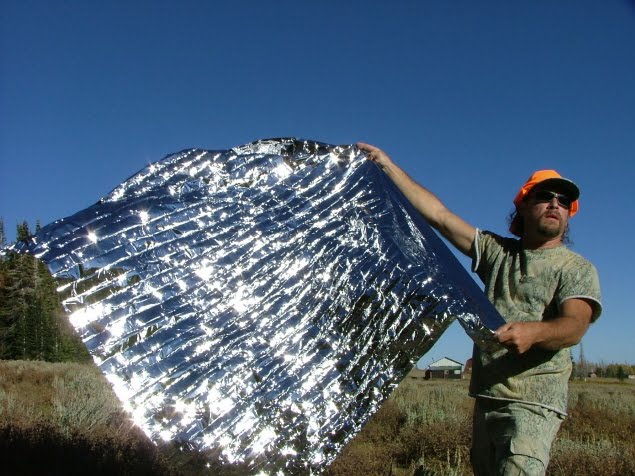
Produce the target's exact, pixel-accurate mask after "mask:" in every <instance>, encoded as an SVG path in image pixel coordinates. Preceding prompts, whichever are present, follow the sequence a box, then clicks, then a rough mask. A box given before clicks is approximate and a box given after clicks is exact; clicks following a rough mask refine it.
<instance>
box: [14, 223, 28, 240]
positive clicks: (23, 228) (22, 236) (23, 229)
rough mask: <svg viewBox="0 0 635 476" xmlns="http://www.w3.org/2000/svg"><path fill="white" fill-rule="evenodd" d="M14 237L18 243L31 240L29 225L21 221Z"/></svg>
mask: <svg viewBox="0 0 635 476" xmlns="http://www.w3.org/2000/svg"><path fill="white" fill-rule="evenodd" d="M16 236H17V240H18V241H28V240H29V238H31V232H30V231H29V224H28V223H27V222H26V221H23V222H22V223H20V224H19V225H18V229H17V233H16Z"/></svg>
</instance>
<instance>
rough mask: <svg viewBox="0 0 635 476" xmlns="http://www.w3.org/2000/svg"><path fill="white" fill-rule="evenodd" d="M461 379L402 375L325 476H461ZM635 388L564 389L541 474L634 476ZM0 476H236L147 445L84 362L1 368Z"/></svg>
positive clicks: (466, 409)
mask: <svg viewBox="0 0 635 476" xmlns="http://www.w3.org/2000/svg"><path fill="white" fill-rule="evenodd" d="M471 411H472V399H470V398H469V397H468V396H467V381H466V380H453V381H450V380H446V381H441V380H429V381H424V380H421V379H412V378H407V379H406V380H404V382H402V384H401V385H400V386H399V387H398V389H397V390H396V391H395V393H394V394H393V396H392V397H391V398H390V399H389V400H387V401H386V402H385V404H384V405H383V406H382V408H381V409H380V411H379V412H377V414H376V415H375V416H374V417H373V418H372V419H371V420H370V421H369V422H368V424H367V425H366V427H365V428H364V430H363V431H362V432H361V433H360V434H359V435H357V437H356V438H355V439H354V440H353V441H352V442H351V443H350V444H349V445H347V447H346V448H344V450H343V452H342V454H341V455H340V456H339V458H338V459H337V460H336V461H335V462H334V463H333V464H332V465H331V466H330V467H329V468H328V469H327V471H326V472H325V474H326V475H328V476H344V475H346V476H355V475H364V476H372V475H382V476H386V475H394V476H402V475H408V476H411V475H414V474H416V475H418V476H421V475H426V476H433V475H457V476H458V475H469V474H471V470H470V464H469V447H470V438H471V436H470V433H471ZM634 434H635V384H634V383H633V381H625V382H623V383H620V382H618V381H617V380H606V379H593V380H588V381H587V382H578V381H575V382H572V383H571V392H570V417H569V418H568V419H567V420H565V423H564V424H563V426H562V428H561V430H560V433H559V435H558V438H557V440H556V442H555V444H554V447H553V449H552V461H551V464H550V466H549V468H548V474H549V475H563V476H564V475H572V474H575V475H582V476H584V475H594V476H595V475H620V476H622V475H635V438H633V435H634ZM0 465H1V466H0V473H1V474H20V475H28V474H64V475H68V474H91V476H93V475H97V474H104V475H106V474H130V475H137V474H140V475H142V474H147V475H163V474H166V475H171V474H174V475H190V474H192V475H194V474H214V475H216V474H236V475H238V474H244V471H243V470H242V469H241V468H240V467H233V468H228V467H218V466H212V467H208V466H207V465H206V461H205V458H204V455H200V454H193V453H188V452H183V451H180V450H179V449H177V448H175V447H174V446H170V447H161V448H158V447H156V446H155V445H153V444H151V443H150V442H149V441H148V440H147V439H146V438H145V436H144V435H142V434H141V433H140V432H139V431H138V430H137V429H136V428H135V427H134V426H133V425H131V423H130V421H129V419H128V418H127V416H126V415H125V414H124V413H123V412H122V411H121V409H120V407H119V404H118V402H117V400H116V399H115V397H114V394H113V393H112V391H111V390H110V388H109V387H108V385H107V384H106V382H105V380H104V379H103V378H102V377H101V375H100V374H99V372H98V371H97V370H96V369H95V368H93V367H92V366H89V365H80V364H50V363H44V362H25V361H0Z"/></svg>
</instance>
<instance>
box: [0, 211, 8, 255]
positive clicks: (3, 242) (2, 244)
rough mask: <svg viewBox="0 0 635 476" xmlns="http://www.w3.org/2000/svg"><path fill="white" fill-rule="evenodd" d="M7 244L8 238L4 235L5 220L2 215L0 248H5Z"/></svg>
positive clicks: (0, 221) (0, 219) (0, 220)
mask: <svg viewBox="0 0 635 476" xmlns="http://www.w3.org/2000/svg"><path fill="white" fill-rule="evenodd" d="M6 244H7V239H6V236H5V235H4V220H3V219H2V217H0V248H4V247H5V245H6Z"/></svg>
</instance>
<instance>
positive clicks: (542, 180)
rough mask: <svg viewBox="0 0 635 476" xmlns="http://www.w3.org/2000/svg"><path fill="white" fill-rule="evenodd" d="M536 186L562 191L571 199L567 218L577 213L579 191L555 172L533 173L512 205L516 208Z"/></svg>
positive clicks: (541, 171) (539, 171)
mask: <svg viewBox="0 0 635 476" xmlns="http://www.w3.org/2000/svg"><path fill="white" fill-rule="evenodd" d="M538 184H541V188H543V187H544V188H549V186H553V187H554V189H555V190H553V191H554V192H556V191H559V190H561V191H563V192H564V193H565V194H566V195H567V196H568V197H569V198H571V200H572V202H571V207H569V216H570V217H572V216H573V215H575V214H576V213H577V212H578V209H579V208H580V204H579V203H578V197H579V196H580V189H579V188H578V186H577V185H576V184H575V183H573V182H572V181H571V180H569V179H566V178H564V177H563V176H562V175H560V174H559V173H558V172H556V171H555V170H538V171H536V172H534V173H533V174H532V175H531V177H529V179H528V180H527V181H526V182H525V184H524V185H523V186H522V187H521V188H520V190H519V191H518V193H517V194H516V198H514V205H516V206H518V204H519V203H520V202H522V201H523V200H524V199H525V197H526V196H527V194H528V193H529V192H530V191H531V190H532V189H533V188H534V187H535V186H536V185H538Z"/></svg>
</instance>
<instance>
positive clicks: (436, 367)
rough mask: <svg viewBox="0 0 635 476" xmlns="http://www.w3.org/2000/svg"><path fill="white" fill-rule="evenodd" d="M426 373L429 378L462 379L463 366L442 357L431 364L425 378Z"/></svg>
mask: <svg viewBox="0 0 635 476" xmlns="http://www.w3.org/2000/svg"><path fill="white" fill-rule="evenodd" d="M428 372H429V376H430V378H443V379H462V378H463V364H462V363H460V362H457V361H456V360H452V359H448V358H447V357H444V358H442V359H440V360H437V361H436V362H432V363H431V364H430V365H429V366H428V368H427V370H426V376H427V375H428Z"/></svg>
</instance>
